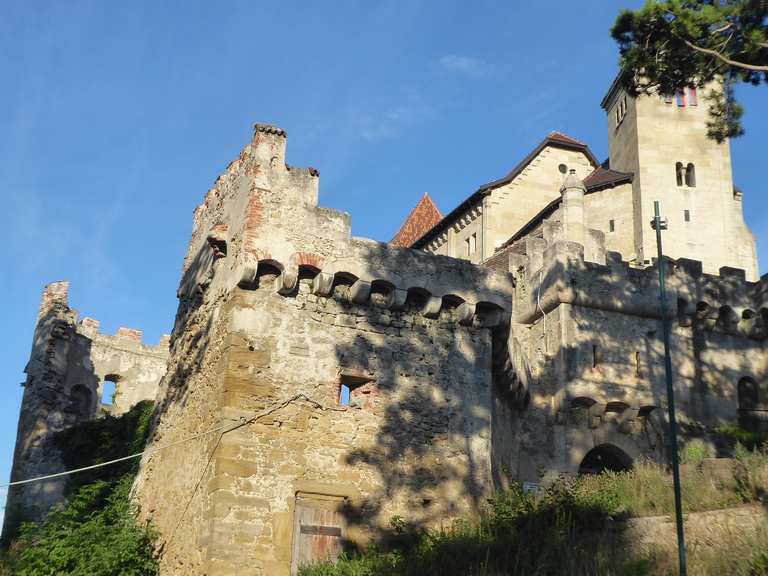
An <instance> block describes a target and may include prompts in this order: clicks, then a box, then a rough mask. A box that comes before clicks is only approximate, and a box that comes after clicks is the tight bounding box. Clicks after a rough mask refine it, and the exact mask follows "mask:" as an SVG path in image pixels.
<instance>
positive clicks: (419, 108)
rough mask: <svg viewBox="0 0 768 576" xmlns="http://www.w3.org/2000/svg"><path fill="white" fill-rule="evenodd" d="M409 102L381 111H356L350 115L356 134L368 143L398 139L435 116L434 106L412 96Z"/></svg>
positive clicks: (384, 108) (387, 107)
mask: <svg viewBox="0 0 768 576" xmlns="http://www.w3.org/2000/svg"><path fill="white" fill-rule="evenodd" d="M407 100H408V101H407V102H405V103H403V104H397V105H393V106H382V107H381V108H379V109H376V108H371V109H368V110H355V111H353V112H352V113H351V115H350V124H351V126H352V129H353V130H354V132H355V133H356V134H357V136H359V137H360V138H362V139H363V140H367V141H368V142H376V141H379V140H386V139H389V138H396V137H398V136H400V135H401V134H402V133H403V132H405V131H407V130H409V129H410V128H412V127H413V126H416V125H418V124H420V123H421V122H424V121H425V120H426V119H428V118H429V117H431V116H433V115H434V113H435V110H434V108H433V107H432V106H430V105H428V104H425V103H423V102H421V101H420V99H419V98H418V97H415V96H413V95H411V97H409V98H408V99H407Z"/></svg>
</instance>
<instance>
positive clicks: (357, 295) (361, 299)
mask: <svg viewBox="0 0 768 576" xmlns="http://www.w3.org/2000/svg"><path fill="white" fill-rule="evenodd" d="M370 296H371V283H370V282H366V281H365V280H357V281H356V282H355V283H354V284H352V286H351V287H350V288H349V299H350V300H351V301H352V302H354V303H355V304H365V303H366V302H367V301H368V298H369V297H370Z"/></svg>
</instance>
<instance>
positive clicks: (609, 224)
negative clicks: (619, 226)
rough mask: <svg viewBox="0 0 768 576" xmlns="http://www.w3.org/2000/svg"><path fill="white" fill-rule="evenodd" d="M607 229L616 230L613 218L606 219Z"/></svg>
mask: <svg viewBox="0 0 768 576" xmlns="http://www.w3.org/2000/svg"><path fill="white" fill-rule="evenodd" d="M608 231H609V232H616V222H615V221H614V220H608Z"/></svg>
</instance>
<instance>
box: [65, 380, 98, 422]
mask: <svg viewBox="0 0 768 576" xmlns="http://www.w3.org/2000/svg"><path fill="white" fill-rule="evenodd" d="M92 398H93V395H92V394H91V391H90V390H89V389H88V388H86V387H85V386H82V385H80V384H76V385H75V386H72V391H71V392H70V393H69V407H68V408H69V412H72V413H73V414H76V415H77V417H78V419H84V418H89V417H90V416H91V401H92Z"/></svg>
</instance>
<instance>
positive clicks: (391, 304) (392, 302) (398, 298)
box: [387, 288, 408, 310]
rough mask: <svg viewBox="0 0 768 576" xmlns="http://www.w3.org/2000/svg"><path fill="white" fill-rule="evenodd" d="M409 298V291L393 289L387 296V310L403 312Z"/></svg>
mask: <svg viewBox="0 0 768 576" xmlns="http://www.w3.org/2000/svg"><path fill="white" fill-rule="evenodd" d="M407 298H408V291H407V290H401V289H400V288H393V289H392V290H390V291H389V294H387V308H389V309H390V310H402V309H403V308H405V301H406V299H407Z"/></svg>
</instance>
